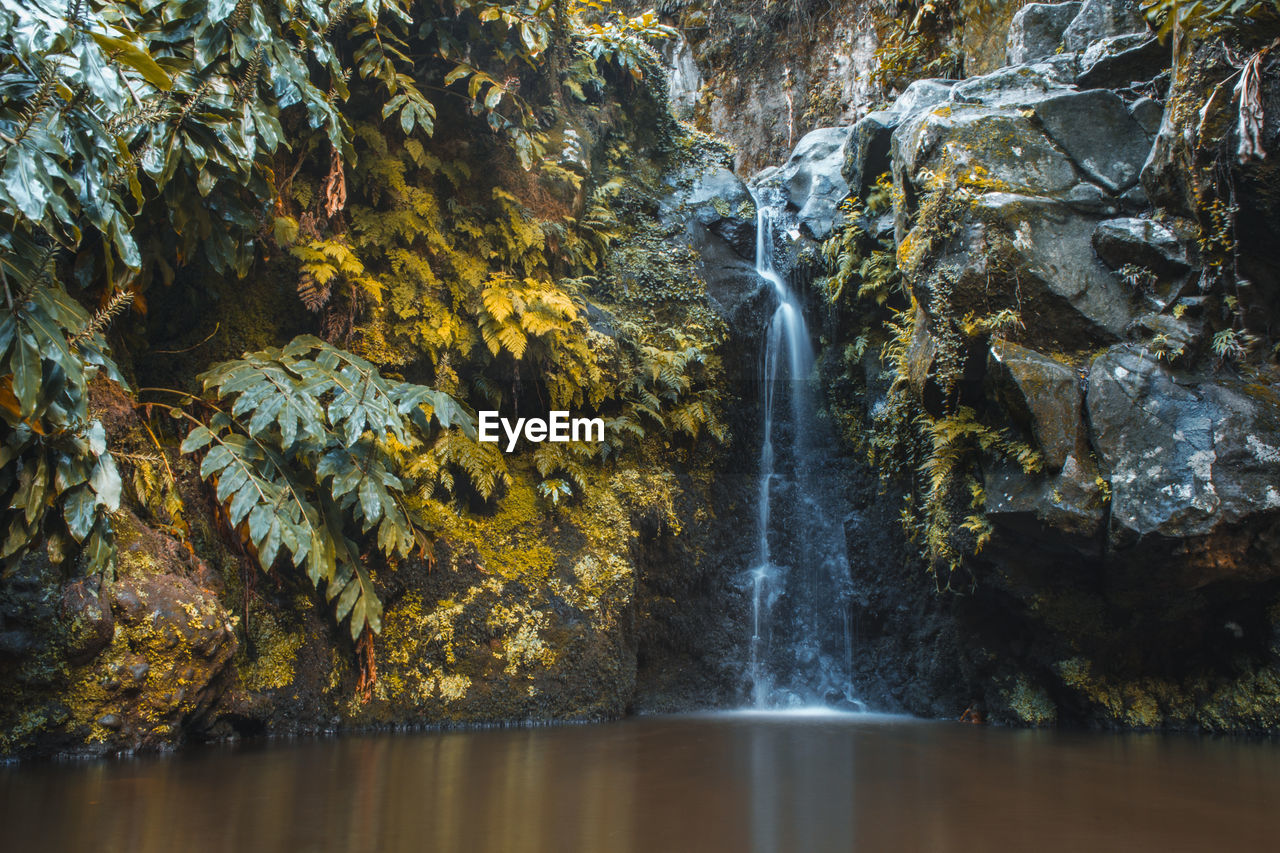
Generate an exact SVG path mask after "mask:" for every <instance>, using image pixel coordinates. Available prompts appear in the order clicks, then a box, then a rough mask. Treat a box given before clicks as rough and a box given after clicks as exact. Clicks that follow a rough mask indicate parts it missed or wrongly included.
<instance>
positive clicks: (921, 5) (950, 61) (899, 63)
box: [872, 0, 963, 93]
mask: <svg viewBox="0 0 1280 853" xmlns="http://www.w3.org/2000/svg"><path fill="white" fill-rule="evenodd" d="M887 7H888V8H887V9H886V11H885V12H884V13H883V14H884V17H883V19H882V21H881V33H880V39H879V44H878V45H877V47H876V51H875V59H876V67H875V71H874V72H872V80H873V82H874V83H875V84H876V85H878V86H879V87H880V88H881V89H882V90H883V91H884V92H886V93H888V92H890V91H892V90H894V89H898V90H901V89H905V88H906V86H907V84H908V83H910V82H912V81H913V80H918V79H920V78H922V77H953V76H955V74H956V73H957V71H958V70H959V68H960V65H961V63H962V61H963V57H962V55H961V54H960V53H959V51H958V49H957V45H956V44H955V43H954V39H953V38H952V35H953V32H954V31H955V30H956V28H957V27H958V26H959V25H960V3H959V2H958V0H889V2H888V3H887Z"/></svg>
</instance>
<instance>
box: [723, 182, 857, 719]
mask: <svg viewBox="0 0 1280 853" xmlns="http://www.w3.org/2000/svg"><path fill="white" fill-rule="evenodd" d="M754 194H755V197H756V210H757V214H756V272H757V273H758V274H759V276H760V277H761V278H762V279H763V280H765V281H766V282H768V283H769V284H770V286H771V287H772V288H773V291H774V295H775V296H776V298H777V303H778V304H777V308H776V309H775V310H774V312H773V315H772V317H771V318H770V319H769V323H768V326H767V327H766V329H765V336H764V355H763V363H762V376H761V383H762V396H763V401H762V408H763V412H764V414H763V418H764V422H763V425H762V433H763V435H762V440H761V445H760V482H759V511H758V517H757V531H756V533H757V537H758V539H757V550H756V561H755V565H754V566H753V568H752V569H751V570H750V572H749V574H748V578H749V582H750V589H751V601H752V614H751V615H752V619H751V646H750V662H749V677H750V679H751V696H752V703H753V705H754V706H755V707H757V708H779V707H795V706H804V705H818V704H825V705H838V706H845V707H849V706H859V705H860V704H861V703H859V702H858V701H857V700H856V699H855V698H854V697H853V694H852V690H851V685H850V670H851V669H852V655H853V648H852V636H851V632H850V620H849V614H850V598H851V594H852V589H851V587H852V584H851V581H850V578H849V560H848V554H847V552H846V549H845V541H844V530H843V528H842V526H841V524H840V522H839V520H838V519H837V520H833V519H832V518H831V517H830V512H829V502H828V499H829V498H830V496H832V495H833V494H834V492H833V489H835V488H836V485H835V484H834V483H832V482H830V478H829V477H828V476H827V475H826V472H825V471H826V469H825V463H824V461H823V458H822V457H823V451H825V450H826V448H827V446H828V443H829V441H828V440H829V436H828V435H825V434H824V430H823V428H822V425H821V424H820V423H819V422H818V420H817V418H816V406H815V404H814V399H813V393H812V390H811V388H810V374H811V373H812V372H813V365H814V353H813V345H812V343H811V341H810V339H809V328H808V326H807V325H806V324H805V319H804V312H803V310H802V308H801V305H800V301H799V299H798V298H797V296H796V294H795V293H794V292H793V291H792V290H791V288H790V287H789V286H788V284H787V282H786V281H785V280H784V278H783V277H782V276H781V275H780V274H779V273H778V271H777V269H776V268H775V265H774V232H775V230H776V229H777V227H778V222H779V219H780V214H781V212H782V206H781V205H780V204H779V203H778V201H777V199H776V198H775V195H776V193H774V192H773V191H771V190H770V189H769V188H767V187H762V188H757V189H756V190H755V191H754Z"/></svg>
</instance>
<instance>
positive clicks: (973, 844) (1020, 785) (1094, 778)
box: [0, 713, 1280, 853]
mask: <svg viewBox="0 0 1280 853" xmlns="http://www.w3.org/2000/svg"><path fill="white" fill-rule="evenodd" d="M0 849H4V850H13V851H18V850H24V851H33V853H39V852H40V851H50V852H52V851H64V850H67V851H70V850H75V851H81V850H83V851H107V852H108V853H110V852H111V851H120V853H152V851H154V853H176V851H184V853H186V852H187V851H189V852H190V853H202V851H219V853H233V851H235V852H236V853H248V851H289V853H309V851H317V853H319V851H380V853H398V852H399V851H432V853H436V852H437V851H467V853H488V851H495V853H497V851H502V853H523V851H547V853H562V852H563V851H590V853H623V852H624V851H627V852H628V853H630V851H636V853H640V852H641V851H643V853H669V852H670V851H699V853H720V851H725V853H748V851H796V852H797V853H800V852H801V851H871V853H880V851H886V853H894V851H1022V850H1026V851H1037V853H1054V851H1073V853H1077V851H1088V853H1094V851H1110V850H1115V851H1160V853H1174V851H1220V850H1221V851H1233V853H1239V851H1264V850H1265V851H1275V850H1280V748H1278V747H1277V744H1275V743H1271V742H1265V741H1264V742H1258V741H1236V740H1227V739H1213V738H1192V737H1175V736H1159V735H1125V736H1120V735H1104V734H1057V733H1051V732H1026V731H1010V730H1002V729H992V728H985V727H979V726H967V725H961V724H956V723H924V722H918V721H910V720H898V719H893V718H885V717H874V716H869V715H861V716H859V715H834V714H814V715H803V716H796V715H777V714H751V713H746V714H722V715H708V716H695V717H653V718H640V719H633V720H627V721H624V722H620V723H613V724H607V725H599V726H570V727H563V728H538V729H505V730H497V729H495V730H483V731H467V732H450V733H428V734H415V735H379V736H368V737H345V738H338V739H331V740H319V741H307V742H294V743H280V742H275V743H267V744H261V745H257V746H248V747H243V746H242V747H238V748H219V749H214V748H209V749H200V750H195V751H190V752H187V753H184V754H180V755H178V756H173V757H169V758H151V759H138V760H125V761H104V762H94V763H79V764H26V765H20V766H16V767H7V768H3V769H0Z"/></svg>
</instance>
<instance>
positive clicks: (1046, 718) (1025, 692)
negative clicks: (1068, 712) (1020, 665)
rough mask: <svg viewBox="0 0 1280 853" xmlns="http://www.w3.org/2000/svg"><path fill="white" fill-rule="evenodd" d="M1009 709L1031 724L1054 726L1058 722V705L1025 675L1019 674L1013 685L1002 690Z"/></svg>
mask: <svg viewBox="0 0 1280 853" xmlns="http://www.w3.org/2000/svg"><path fill="white" fill-rule="evenodd" d="M1001 695H1002V696H1003V698H1004V700H1005V702H1007V703H1008V704H1009V709H1010V710H1012V711H1013V713H1014V714H1016V715H1017V717H1018V719H1019V720H1021V721H1022V722H1024V723H1026V724H1027V725H1030V726H1052V725H1055V724H1056V723H1057V722H1058V707H1057V705H1055V704H1054V703H1053V700H1052V699H1050V698H1049V694H1047V693H1045V691H1044V690H1043V689H1042V688H1040V687H1035V686H1032V685H1031V683H1030V682H1029V681H1027V679H1026V677H1025V676H1021V675H1020V676H1018V678H1017V680H1016V681H1015V682H1014V684H1013V686H1012V687H1011V688H1009V689H1007V690H1004V691H1002V693H1001Z"/></svg>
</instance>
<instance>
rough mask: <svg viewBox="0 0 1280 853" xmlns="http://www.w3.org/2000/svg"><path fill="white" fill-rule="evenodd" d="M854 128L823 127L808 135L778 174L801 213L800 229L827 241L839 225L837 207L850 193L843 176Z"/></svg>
mask: <svg viewBox="0 0 1280 853" xmlns="http://www.w3.org/2000/svg"><path fill="white" fill-rule="evenodd" d="M851 131H852V128H850V127H820V128H818V129H817V130H812V131H810V132H809V133H806V134H805V135H804V136H803V137H802V138H801V139H800V141H799V142H798V143H796V147H795V149H794V150H793V151H792V152H791V156H790V157H789V158H787V162H786V163H785V164H783V166H782V170H781V171H780V172H779V173H778V179H779V183H780V184H781V186H782V188H783V190H784V191H785V193H786V196H787V201H788V204H789V206H791V207H792V208H794V209H796V210H798V211H799V212H798V213H797V214H796V219H797V221H798V222H799V224H800V227H801V228H802V229H804V230H806V231H808V233H809V236H811V237H812V238H813V239H815V240H825V239H826V238H827V237H829V236H830V235H831V230H832V227H833V225H834V224H835V218H836V205H838V204H839V203H840V201H841V200H842V199H843V198H844V197H845V196H846V195H848V194H849V184H848V183H846V182H845V179H844V176H843V175H842V174H841V170H842V167H843V166H844V147H845V142H846V140H848V138H849V136H850V134H851Z"/></svg>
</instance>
